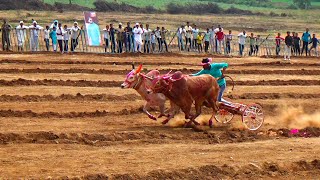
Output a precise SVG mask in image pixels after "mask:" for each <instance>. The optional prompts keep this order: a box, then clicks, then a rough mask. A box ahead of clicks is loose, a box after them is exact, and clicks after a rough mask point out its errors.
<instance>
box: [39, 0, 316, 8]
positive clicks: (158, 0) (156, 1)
mask: <svg viewBox="0 0 320 180" xmlns="http://www.w3.org/2000/svg"><path fill="white" fill-rule="evenodd" d="M107 1H109V2H118V3H122V2H124V3H127V4H130V5H133V6H137V7H145V6H153V7H155V8H159V9H164V8H165V6H166V5H167V4H168V3H170V2H173V3H178V4H186V3H207V2H212V1H205V0H202V1H199V0H149V1H146V0H134V1H133V0H107ZM44 2H45V3H49V4H54V2H61V3H69V0H44ZM72 2H73V3H74V4H78V5H81V6H86V7H91V8H93V7H94V5H93V2H95V0H72ZM272 2H273V3H275V4H280V5H281V6H283V7H286V6H287V5H290V4H292V0H272ZM217 4H219V5H220V6H221V7H223V8H228V7H230V6H231V5H232V4H224V3H217ZM312 5H316V6H320V0H313V1H312ZM233 6H236V7H238V8H241V9H251V10H252V9H256V8H257V7H248V6H246V5H233Z"/></svg>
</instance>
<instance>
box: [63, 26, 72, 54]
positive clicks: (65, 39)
mask: <svg viewBox="0 0 320 180" xmlns="http://www.w3.org/2000/svg"><path fill="white" fill-rule="evenodd" d="M63 30H64V35H63V43H64V52H68V51H69V39H70V35H71V31H70V30H68V26H67V25H64V26H63Z"/></svg>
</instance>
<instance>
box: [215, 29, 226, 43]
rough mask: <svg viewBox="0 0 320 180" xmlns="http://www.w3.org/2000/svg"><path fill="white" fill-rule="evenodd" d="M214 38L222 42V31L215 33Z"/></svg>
mask: <svg viewBox="0 0 320 180" xmlns="http://www.w3.org/2000/svg"><path fill="white" fill-rule="evenodd" d="M216 36H217V39H218V40H219V41H221V40H223V38H224V34H223V32H222V31H218V32H217V33H216Z"/></svg>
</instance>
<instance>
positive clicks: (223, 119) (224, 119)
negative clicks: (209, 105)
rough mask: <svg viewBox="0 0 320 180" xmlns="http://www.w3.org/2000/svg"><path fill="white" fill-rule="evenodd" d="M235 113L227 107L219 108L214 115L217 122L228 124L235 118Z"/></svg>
mask: <svg viewBox="0 0 320 180" xmlns="http://www.w3.org/2000/svg"><path fill="white" fill-rule="evenodd" d="M233 116H234V114H232V113H230V112H229V111H227V110H225V109H219V110H218V111H217V114H216V115H215V116H214V118H215V119H216V121H217V122H219V123H223V124H226V123H228V122H230V121H231V120H232V119H233Z"/></svg>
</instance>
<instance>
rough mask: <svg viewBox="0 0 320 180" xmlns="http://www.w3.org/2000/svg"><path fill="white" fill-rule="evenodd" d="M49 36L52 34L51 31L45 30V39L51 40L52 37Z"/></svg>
mask: <svg viewBox="0 0 320 180" xmlns="http://www.w3.org/2000/svg"><path fill="white" fill-rule="evenodd" d="M49 34H50V29H48V30H47V29H45V30H44V38H45V39H49V38H50V37H49Z"/></svg>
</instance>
